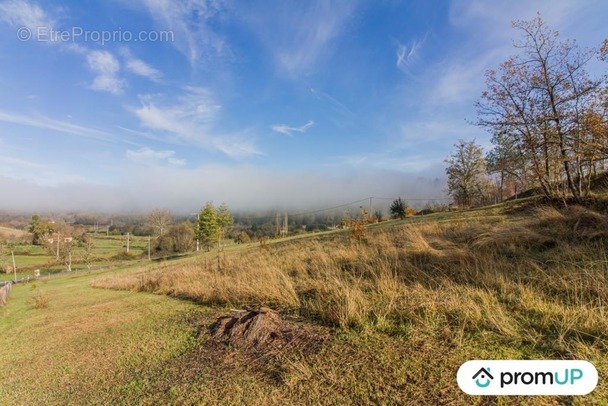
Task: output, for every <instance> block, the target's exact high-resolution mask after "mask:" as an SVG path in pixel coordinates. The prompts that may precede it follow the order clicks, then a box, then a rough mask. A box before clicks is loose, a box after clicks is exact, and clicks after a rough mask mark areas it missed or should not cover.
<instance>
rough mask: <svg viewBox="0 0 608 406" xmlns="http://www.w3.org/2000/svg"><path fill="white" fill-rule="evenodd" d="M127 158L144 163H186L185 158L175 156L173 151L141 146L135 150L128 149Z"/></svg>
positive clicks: (178, 164) (176, 164)
mask: <svg viewBox="0 0 608 406" xmlns="http://www.w3.org/2000/svg"><path fill="white" fill-rule="evenodd" d="M127 158H128V159H130V160H131V161H133V162H136V163H139V164H146V165H152V164H161V163H167V164H169V165H172V166H183V165H185V164H186V160H184V159H180V158H176V157H175V151H170V150H164V151H156V150H153V149H151V148H149V147H142V148H140V149H138V150H135V151H133V150H128V151H127Z"/></svg>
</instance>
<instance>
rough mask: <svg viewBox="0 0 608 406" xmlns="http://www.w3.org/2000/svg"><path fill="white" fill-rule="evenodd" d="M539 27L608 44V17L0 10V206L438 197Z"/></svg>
mask: <svg viewBox="0 0 608 406" xmlns="http://www.w3.org/2000/svg"><path fill="white" fill-rule="evenodd" d="M537 11H539V12H540V13H541V15H542V17H543V18H544V19H545V20H546V22H547V23H548V24H549V25H550V26H551V27H552V28H553V29H556V30H559V31H560V33H561V35H562V37H563V38H564V39H565V38H573V39H576V40H577V41H578V42H579V44H580V45H582V46H597V45H599V44H600V43H601V41H603V39H604V38H606V37H607V36H608V30H607V29H606V23H605V17H606V16H607V15H608V2H605V1H576V2H575V1H391V0H386V1H312V0H311V1H264V2H259V1H219V0H216V1H205V0H183V1H179V0H174V1H169V0H106V1H94V0H88V1H66V0H64V1H55V0H46V1H44V2H41V1H38V2H37V1H30V0H0V35H1V38H2V40H1V41H0V95H1V96H0V190H2V195H3V197H4V198H3V199H2V202H1V203H0V208H3V209H24V210H40V209H61V208H63V209H97V210H147V209H150V208H153V207H169V208H171V209H173V210H176V211H179V212H184V213H186V212H190V211H192V210H195V209H196V208H198V207H200V206H201V205H202V204H203V203H204V202H205V201H206V200H215V201H218V202H219V201H226V202H228V204H229V205H230V206H231V207H234V208H239V209H245V208H261V207H265V206H275V207H286V208H289V207H296V206H298V207H321V206H323V205H326V204H339V203H342V202H346V201H350V200H356V199H360V198H365V197H367V196H372V195H375V196H378V195H382V196H404V197H405V198H406V199H407V198H408V197H409V198H412V199H413V198H428V197H442V196H443V192H442V190H443V188H444V187H445V186H444V182H443V173H444V169H443V166H444V164H443V160H444V158H445V157H446V156H447V155H448V154H449V152H450V149H451V148H452V145H453V144H454V143H455V142H456V141H457V140H458V139H460V138H465V139H472V138H476V139H477V140H478V142H480V143H481V144H482V145H484V146H485V147H487V148H489V147H490V144H489V138H490V137H489V135H488V134H485V133H484V132H483V131H481V130H480V129H478V128H476V127H474V126H472V125H470V124H468V123H467V120H469V121H473V120H474V119H475V110H474V106H473V103H474V101H475V100H476V99H477V98H478V97H479V95H480V93H481V91H482V90H483V88H484V77H483V73H484V71H485V70H486V69H491V68H495V67H496V66H497V65H498V64H499V63H500V62H501V61H503V60H504V59H506V57H507V56H508V55H510V54H512V53H513V52H514V49H513V48H512V40H513V39H515V38H516V36H517V33H516V32H515V31H513V30H512V29H511V21H512V20H513V19H531V18H533V17H534V16H535V14H536V12H537ZM602 68H603V69H605V67H602V66H599V65H598V66H597V67H595V66H592V67H591V70H593V69H598V71H599V70H600V69H602ZM437 178H439V180H440V181H439V182H437V181H436V179H437ZM8 196H10V198H7V197H8Z"/></svg>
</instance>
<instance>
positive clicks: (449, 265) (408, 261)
mask: <svg viewBox="0 0 608 406" xmlns="http://www.w3.org/2000/svg"><path fill="white" fill-rule="evenodd" d="M355 237H356V236H354V235H352V234H349V233H348V232H343V233H328V234H325V235H320V236H319V235H317V236H313V237H308V238H300V239H297V240H293V241H284V242H280V243H277V244H272V243H270V244H263V245H259V244H251V245H248V246H242V247H238V248H235V249H234V250H233V251H226V252H223V253H218V252H210V253H207V254H203V255H197V256H193V257H190V258H186V259H179V260H176V261H167V262H164V263H161V264H157V265H153V266H149V265H145V266H141V267H136V268H131V269H124V270H120V271H113V272H107V271H106V272H105V273H103V274H93V275H90V276H88V275H87V276H72V277H67V278H64V277H62V278H56V279H51V280H50V281H49V282H48V283H46V284H38V285H37V286H36V287H35V288H32V287H28V286H17V287H16V288H15V289H14V290H13V296H12V297H11V300H10V302H9V305H8V306H6V307H5V308H3V309H0V315H1V316H2V319H1V320H0V327H1V328H2V331H5V333H4V334H3V341H4V343H3V344H4V345H5V346H7V347H9V348H16V350H15V351H14V353H13V354H9V355H8V358H7V360H6V365H8V368H9V370H10V373H9V376H8V380H7V381H6V382H7V383H8V386H3V388H5V387H6V388H12V390H8V389H3V390H2V391H0V403H5V402H7V403H14V402H21V403H37V402H39V401H40V400H41V399H45V402H46V403H50V404H55V403H56V404H60V403H65V402H67V403H72V404H78V403H89V404H96V403H108V402H111V403H113V404H133V403H144V404H200V403H216V402H220V401H221V402H223V403H229V404H236V403H247V404H302V403H306V404H317V403H320V404H364V403H376V404H377V403H387V404H486V403H487V402H488V401H490V399H488V398H478V397H470V396H467V395H465V394H464V393H462V392H461V391H460V389H459V388H458V387H457V385H456V379H455V376H456V370H457V369H458V367H459V366H460V365H461V364H462V363H463V362H465V361H466V360H470V359H537V358H538V359H586V360H589V361H590V362H592V363H593V364H594V365H595V366H596V368H597V369H598V371H599V373H600V376H604V375H605V374H606V373H608V369H607V368H608V357H607V356H606V354H607V352H606V350H607V345H606V344H607V343H608V341H606V340H607V338H608V336H607V333H606V332H608V319H607V318H606V316H605V303H606V300H607V299H608V284H607V283H606V282H607V281H606V275H608V262H607V261H606V254H605V252H606V250H605V247H606V243H608V216H606V214H605V213H601V212H598V211H595V210H592V209H589V208H583V207H579V206H570V207H567V208H563V209H556V208H552V207H547V206H541V205H537V204H536V203H535V201H534V200H531V199H527V200H523V201H517V202H510V203H507V204H502V205H496V206H492V207H487V208H483V209H477V210H471V211H466V212H456V213H438V214H433V215H429V216H418V217H414V218H409V219H406V220H403V221H392V222H389V223H384V224H378V225H376V226H374V227H370V228H369V229H368V230H366V231H365V232H364V234H363V235H361V236H359V238H355ZM91 286H93V287H91ZM108 288H110V289H108ZM136 292H139V293H136ZM150 293H154V294H153V295H151V294H150ZM35 294H42V295H46V297H47V298H48V300H49V305H48V306H46V307H43V308H40V309H35V308H34V306H33V304H32V303H33V301H34V295H35ZM244 305H263V306H268V307H271V308H273V309H276V310H278V311H279V312H281V314H282V320H287V321H290V322H292V323H299V324H298V325H299V326H301V329H302V331H303V333H302V334H301V335H300V336H298V339H297V340H293V341H289V339H288V338H289V337H287V336H285V337H287V338H286V340H287V341H286V342H288V343H289V345H286V346H284V347H282V346H281V347H276V346H272V345H264V346H247V345H241V344H240V342H238V341H234V342H230V341H229V342H228V344H226V343H225V342H223V341H221V340H218V339H217V338H216V337H215V336H213V335H212V334H211V333H210V327H211V326H212V325H213V323H214V321H215V319H216V317H218V316H220V315H223V314H230V313H231V309H235V308H239V307H241V306H244ZM75 307H78V308H79V311H78V312H77V311H76V310H72V309H73V308H75ZM232 313H234V312H232ZM43 320H44V323H42V321H43ZM17 325H19V327H17ZM23 331H27V334H28V336H30V335H31V338H32V339H33V338H34V337H45V338H44V339H43V340H36V339H33V340H32V341H28V340H27V338H28V337H23V335H22V332H23ZM285 337H284V338H285ZM24 342H29V343H30V344H24ZM51 349H52V351H50V352H47V351H49V350H51ZM26 353H27V354H29V355H27V357H26V358H27V360H28V362H27V363H24V362H23V357H24V356H25V354H26ZM90 357H94V359H95V363H90V362H88V360H89V359H90ZM40 370H43V371H45V372H44V383H43V384H42V385H39V386H36V385H34V386H33V384H32V382H33V381H36V378H35V377H36V376H37V372H36V371H40ZM66 385H67V386H66ZM56 387H67V390H64V391H60V390H57V389H54V388H56ZM606 398H608V392H607V389H606V387H605V386H602V385H600V386H598V387H597V388H596V390H595V391H594V392H593V393H592V394H591V395H588V396H586V397H584V398H572V399H571V402H572V403H573V404H590V403H598V402H600V401H601V400H602V399H606ZM495 401H496V402H497V403H498V404H547V403H551V402H557V401H558V399H551V398H546V397H534V398H501V399H500V400H495ZM492 402H494V401H492Z"/></svg>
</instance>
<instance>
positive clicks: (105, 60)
mask: <svg viewBox="0 0 608 406" xmlns="http://www.w3.org/2000/svg"><path fill="white" fill-rule="evenodd" d="M87 63H88V65H89V68H90V69H91V70H92V71H93V72H95V73H96V74H97V76H96V77H95V78H94V79H93V83H91V89H94V90H100V91H106V92H110V93H112V94H121V93H123V92H124V87H125V82H124V80H123V79H121V78H119V77H118V72H119V71H120V63H119V62H118V60H117V59H116V58H115V57H114V55H112V54H111V53H110V52H108V51H92V52H89V53H88V55H87Z"/></svg>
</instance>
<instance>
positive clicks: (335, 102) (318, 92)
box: [310, 87, 355, 116]
mask: <svg viewBox="0 0 608 406" xmlns="http://www.w3.org/2000/svg"><path fill="white" fill-rule="evenodd" d="M310 93H312V94H313V95H314V96H315V97H316V98H317V99H319V100H327V101H329V102H330V103H331V104H332V105H333V107H334V108H335V109H336V110H337V111H339V112H341V113H342V114H346V115H348V116H354V115H355V114H354V113H353V112H352V111H351V110H350V109H349V108H348V107H346V105H345V104H344V103H342V102H340V101H339V100H337V99H336V98H335V97H332V96H330V95H329V94H328V93H326V92H323V91H321V90H318V89H313V88H312V87H311V88H310Z"/></svg>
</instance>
